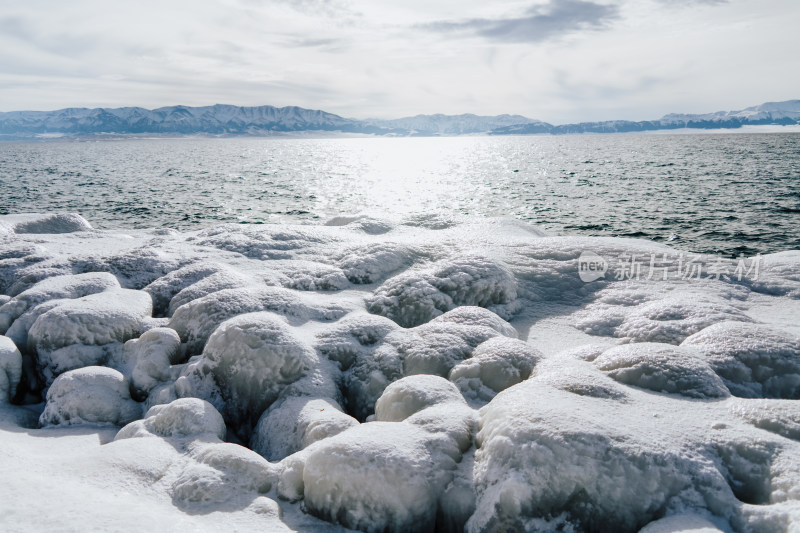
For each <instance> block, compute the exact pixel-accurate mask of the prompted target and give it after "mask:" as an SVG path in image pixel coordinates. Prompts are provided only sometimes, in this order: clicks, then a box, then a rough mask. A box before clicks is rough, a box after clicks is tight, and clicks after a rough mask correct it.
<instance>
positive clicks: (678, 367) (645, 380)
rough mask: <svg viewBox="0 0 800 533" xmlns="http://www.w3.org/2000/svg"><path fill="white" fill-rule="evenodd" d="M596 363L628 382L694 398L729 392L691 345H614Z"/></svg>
mask: <svg viewBox="0 0 800 533" xmlns="http://www.w3.org/2000/svg"><path fill="white" fill-rule="evenodd" d="M594 364H595V366H597V368H599V369H600V370H602V371H603V372H605V373H607V374H608V375H609V376H611V377H612V378H613V379H615V380H617V381H619V382H620V383H625V384H626V385H635V386H637V387H641V388H643V389H649V390H652V391H655V392H665V393H670V394H682V395H684V396H688V397H691V398H725V397H726V396H729V395H730V393H729V392H728V389H727V388H726V387H725V385H724V384H723V383H722V380H721V379H720V377H719V376H717V374H715V373H714V371H713V370H712V369H711V367H710V366H709V365H708V363H706V362H705V361H704V360H703V357H702V355H701V354H700V353H698V352H695V351H694V350H692V349H690V348H684V347H678V346H673V345H671V344H660V343H651V342H643V343H635V344H625V345H622V346H615V347H614V348H610V349H609V350H607V351H605V352H603V354H602V355H600V356H599V357H598V358H597V359H595V360H594Z"/></svg>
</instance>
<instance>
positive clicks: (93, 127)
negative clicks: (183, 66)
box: [0, 104, 387, 135]
mask: <svg viewBox="0 0 800 533" xmlns="http://www.w3.org/2000/svg"><path fill="white" fill-rule="evenodd" d="M376 130H377V128H375V127H371V126H367V125H365V124H363V123H362V122H360V121H357V120H352V119H347V118H343V117H340V116H339V115H334V114H332V113H326V112H325V111H319V110H311V109H303V108H301V107H294V106H292V107H273V106H259V107H238V106H232V105H221V104H217V105H213V106H205V107H188V106H182V105H178V106H169V107H161V108H158V109H153V110H148V109H143V108H141V107H122V108H116V109H109V108H95V109H87V108H68V109H60V110H58V111H15V112H10V113H0V133H3V134H46V133H64V134H78V135H85V134H97V133H116V134H136V133H177V134H196V133H208V134H259V133H260V134H264V133H269V132H287V131H342V132H359V133H387V132H384V131H376Z"/></svg>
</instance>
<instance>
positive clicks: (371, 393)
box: [321, 307, 517, 420]
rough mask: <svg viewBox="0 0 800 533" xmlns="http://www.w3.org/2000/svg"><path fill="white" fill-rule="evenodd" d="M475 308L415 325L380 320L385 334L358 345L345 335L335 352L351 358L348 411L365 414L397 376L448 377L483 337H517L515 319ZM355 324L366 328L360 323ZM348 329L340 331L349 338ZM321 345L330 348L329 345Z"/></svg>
mask: <svg viewBox="0 0 800 533" xmlns="http://www.w3.org/2000/svg"><path fill="white" fill-rule="evenodd" d="M476 309H480V308H472V307H470V308H458V309H455V310H453V311H450V312H448V313H445V314H443V315H440V317H439V318H438V319H436V320H432V321H431V322H429V323H427V324H423V325H421V326H417V327H415V328H412V329H402V328H397V327H396V326H395V328H394V329H392V328H391V327H390V326H388V325H387V324H386V323H385V322H375V323H373V327H374V326H377V325H378V324H380V327H381V330H380V335H373V336H371V337H370V336H368V337H366V338H367V339H371V342H367V343H364V344H362V343H359V344H358V346H356V344H355V343H353V342H352V341H350V344H349V345H347V344H344V342H342V341H340V342H342V344H341V348H340V350H342V351H340V352H338V353H337V354H335V355H334V356H333V357H334V358H337V357H338V358H339V359H336V360H339V361H344V362H345V363H347V364H346V365H343V368H344V369H345V370H346V372H345V374H344V382H345V389H346V403H347V409H348V412H349V413H350V414H352V415H353V416H355V417H356V418H357V419H359V420H364V419H365V418H366V417H367V416H369V415H371V414H372V413H373V411H374V406H375V402H376V400H377V399H378V397H379V396H381V394H383V392H384V389H385V388H386V387H387V386H388V385H389V384H390V383H392V382H393V381H396V380H397V379H400V378H402V377H403V376H410V375H415V374H432V375H437V376H441V377H445V378H446V377H447V376H448V375H449V374H450V371H451V369H452V368H453V367H454V366H456V365H457V364H459V363H460V362H461V361H464V360H465V359H468V358H469V357H470V356H471V355H472V353H473V351H474V349H475V348H476V347H477V346H478V345H479V344H481V343H482V342H484V341H486V340H488V339H491V338H493V337H498V336H501V332H504V333H507V334H509V335H513V336H514V337H516V335H517V333H516V330H514V328H513V327H511V326H510V324H508V323H507V322H505V321H504V320H502V319H501V318H499V317H498V316H497V315H495V314H494V313H492V312H491V311H488V310H486V309H480V311H478V310H476ZM372 320H373V321H374V320H375V319H372ZM351 327H353V328H354V329H353V331H356V332H357V331H363V329H360V328H359V326H358V325H356V324H354V325H353V326H351ZM336 331H339V330H336ZM343 333H344V332H343V331H341V332H340V333H338V335H339V338H340V339H343V340H345V339H346V337H345V336H344V335H343ZM363 338H364V337H362V339H363ZM321 351H322V353H331V349H330V348H329V347H328V346H325V347H324V348H323V349H322V350H321Z"/></svg>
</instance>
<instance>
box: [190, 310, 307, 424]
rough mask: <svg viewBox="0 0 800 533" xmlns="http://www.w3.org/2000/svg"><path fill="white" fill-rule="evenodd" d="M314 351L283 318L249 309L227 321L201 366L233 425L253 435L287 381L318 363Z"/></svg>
mask: <svg viewBox="0 0 800 533" xmlns="http://www.w3.org/2000/svg"><path fill="white" fill-rule="evenodd" d="M316 363H317V357H316V354H315V353H314V350H313V349H312V348H311V346H310V345H308V344H307V343H306V342H304V341H303V340H302V339H300V338H299V337H298V336H297V335H295V334H294V332H293V331H292V329H291V327H290V326H289V325H288V324H287V323H286V320H284V319H283V318H282V317H280V316H278V315H275V314H273V313H269V312H261V313H248V314H244V315H239V316H237V317H234V318H232V319H230V320H227V321H226V322H223V323H222V324H221V325H220V326H219V327H218V328H217V329H216V330H215V331H214V333H213V334H212V335H211V337H210V338H209V339H208V344H207V346H206V348H205V350H204V351H203V357H202V359H201V361H200V365H201V366H202V368H203V372H204V373H206V374H211V375H213V377H214V380H215V382H216V383H217V385H218V386H219V389H220V392H221V394H222V398H223V400H224V402H225V408H224V412H223V415H224V416H225V420H226V421H227V422H228V423H229V425H230V426H231V428H232V429H233V430H234V431H237V433H239V434H241V435H243V436H245V437H246V438H248V439H249V436H250V433H251V432H252V429H253V427H255V425H256V423H257V422H258V419H259V418H260V417H261V414H262V413H263V412H264V411H265V410H266V409H267V408H268V407H269V406H270V404H272V402H274V401H275V400H276V399H277V398H278V395H279V394H280V392H281V391H282V390H283V389H284V388H285V387H286V386H288V385H290V384H292V383H294V382H295V381H297V380H299V379H300V378H301V377H303V376H304V375H306V374H307V373H308V372H309V371H310V370H311V368H312V367H314V366H316Z"/></svg>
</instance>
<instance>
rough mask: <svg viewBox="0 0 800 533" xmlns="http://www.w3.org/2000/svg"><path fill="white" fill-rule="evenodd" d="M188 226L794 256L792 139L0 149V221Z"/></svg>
mask: <svg viewBox="0 0 800 533" xmlns="http://www.w3.org/2000/svg"><path fill="white" fill-rule="evenodd" d="M21 212H78V213H80V214H81V215H83V216H84V217H85V218H87V219H88V220H89V221H90V222H91V223H92V225H93V226H94V227H97V228H130V227H134V228H144V227H157V226H166V227H171V228H175V229H189V228H197V227H201V226H207V225H211V224H214V223H220V222H242V223H248V222H250V223H253V222H259V223H268V222H287V221H292V222H297V221H315V220H316V221H319V220H324V219H326V218H328V217H332V216H335V215H340V214H354V213H369V214H373V215H376V216H380V217H400V216H403V215H407V214H411V213H422V212H444V213H454V214H464V215H478V216H498V215H499V216H511V217H515V218H519V219H522V220H526V221H529V222H531V223H533V224H535V225H538V226H540V227H542V228H544V229H545V230H548V231H550V232H552V233H554V234H583V235H604V236H627V237H639V238H646V239H651V240H655V241H669V242H670V244H672V245H674V246H676V247H678V248H681V249H684V250H689V251H694V252H706V253H721V254H725V255H728V256H735V255H739V254H740V253H744V254H747V255H750V254H755V253H759V252H760V253H770V252H777V251H781V250H789V249H800V134H798V133H773V134H720V135H597V136H593V135H578V136H563V137H549V136H528V137H453V138H336V139H297V138H231V139H196V138H184V139H158V140H148V139H131V140H104V141H86V142H81V141H69V142H64V141H61V142H29V143H0V214H8V213H21Z"/></svg>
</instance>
